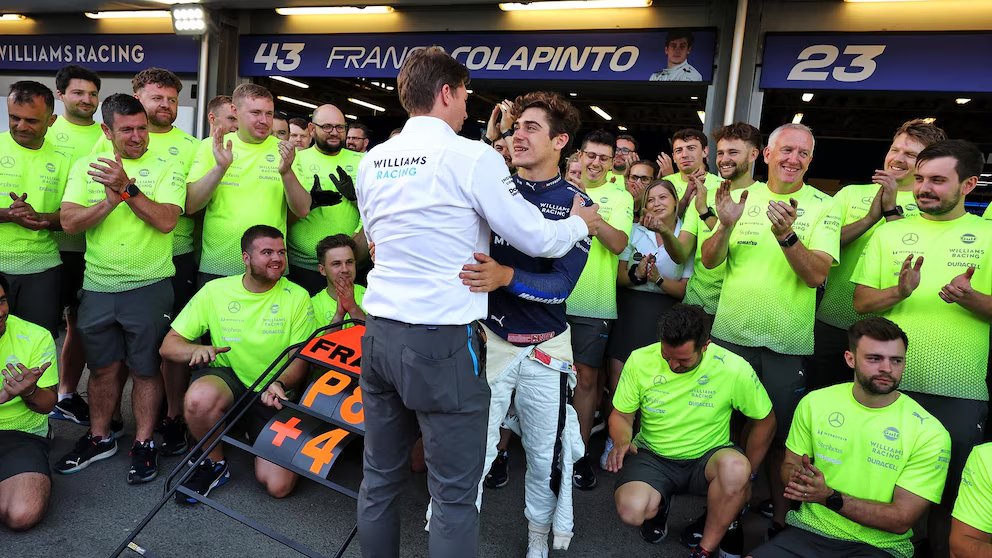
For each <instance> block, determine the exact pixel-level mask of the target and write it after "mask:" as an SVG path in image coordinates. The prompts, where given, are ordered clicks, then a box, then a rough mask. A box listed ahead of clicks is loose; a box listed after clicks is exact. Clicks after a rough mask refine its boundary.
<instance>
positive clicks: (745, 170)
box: [720, 161, 751, 181]
mask: <svg viewBox="0 0 992 558" xmlns="http://www.w3.org/2000/svg"><path fill="white" fill-rule="evenodd" d="M750 174H751V163H749V162H747V161H744V163H742V164H737V163H734V170H733V171H732V172H731V173H730V176H726V177H725V176H723V175H720V178H723V179H724V180H730V181H734V180H737V179H738V178H740V177H742V176H745V175H750Z"/></svg>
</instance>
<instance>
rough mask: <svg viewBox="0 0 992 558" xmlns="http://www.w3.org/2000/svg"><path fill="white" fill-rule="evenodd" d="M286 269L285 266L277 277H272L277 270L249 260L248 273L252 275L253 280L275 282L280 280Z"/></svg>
mask: <svg viewBox="0 0 992 558" xmlns="http://www.w3.org/2000/svg"><path fill="white" fill-rule="evenodd" d="M285 270H286V267H285V266H283V268H282V269H281V270H280V271H279V274H278V275H277V276H275V277H272V275H273V274H274V273H275V271H274V270H271V269H269V268H268V266H266V265H258V264H256V263H255V262H253V261H249V262H248V275H249V276H251V278H252V279H253V280H255V281H257V282H259V283H263V284H264V283H271V284H275V283H276V282H277V281H279V279H280V278H282V272H283V271H285Z"/></svg>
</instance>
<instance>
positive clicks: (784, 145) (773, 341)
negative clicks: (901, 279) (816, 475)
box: [702, 124, 840, 529]
mask: <svg viewBox="0 0 992 558" xmlns="http://www.w3.org/2000/svg"><path fill="white" fill-rule="evenodd" d="M813 146H814V141H813V133H812V132H811V131H810V129H809V128H807V127H806V126H803V125H802V124H784V125H782V126H779V127H778V128H776V129H775V131H773V132H772V133H771V135H770V136H769V138H768V146H767V147H765V149H764V157H765V162H766V163H767V164H768V184H762V183H755V184H753V185H751V186H750V187H748V188H747V189H745V190H742V191H741V194H740V200H739V201H734V199H733V198H732V197H731V194H730V185H729V184H724V185H722V186H720V189H719V190H718V191H717V195H716V210H717V215H718V220H719V224H718V225H717V226H716V230H715V231H714V232H713V235H712V236H710V237H709V238H708V239H706V240H705V241H704V242H703V245H702V250H703V255H702V262H703V265H704V266H705V267H707V268H709V269H713V268H716V267H717V266H719V265H720V264H721V263H723V262H726V265H727V267H726V271H725V274H724V279H723V288H722V290H721V292H720V302H719V304H718V305H717V309H716V316H715V318H714V320H713V338H714V341H715V342H716V343H718V344H720V345H722V346H724V347H726V348H728V349H730V350H731V351H734V352H735V353H737V354H739V355H741V356H743V357H744V358H745V359H747V361H748V362H749V363H750V364H751V366H752V367H754V369H755V371H756V372H757V373H758V377H759V378H761V381H762V383H764V385H765V389H767V390H768V395H769V396H770V397H771V399H772V405H774V407H775V417H776V418H777V420H778V432H777V433H776V437H775V443H774V444H773V446H772V452H771V456H770V459H769V464H770V466H769V467H768V470H769V481H770V482H772V488H771V491H772V497H773V503H774V504H775V508H774V517H773V521H774V523H773V529H774V528H776V527H777V528H781V527H782V526H783V522H784V520H785V512H786V509H787V505H786V502H785V499H784V498H783V497H782V491H781V489H780V487H777V486H776V484H777V482H776V481H777V479H778V475H777V474H775V473H774V472H775V471H778V468H779V465H780V464H781V459H782V455H783V454H782V447H783V444H784V442H785V437H786V435H787V434H788V428H789V424H790V423H791V422H792V413H793V411H794V410H795V408H796V404H797V403H798V402H799V399H800V398H801V397H802V394H803V391H804V390H805V387H806V378H805V376H804V369H803V359H804V357H805V356H806V355H809V354H812V352H813V320H814V315H815V313H816V288H817V287H818V286H820V285H822V284H823V281H824V280H825V279H826V278H827V272H828V271H829V270H830V266H831V265H833V264H834V263H835V262H836V261H837V254H838V252H839V250H840V243H839V235H840V216H839V215H838V213H837V211H836V208H835V206H834V203H833V200H832V199H831V198H830V196H828V195H826V194H824V193H823V192H820V191H819V190H817V189H816V188H813V187H812V186H809V185H807V184H804V183H803V178H804V177H805V175H806V171H807V169H808V168H809V165H810V162H811V161H812V159H813Z"/></svg>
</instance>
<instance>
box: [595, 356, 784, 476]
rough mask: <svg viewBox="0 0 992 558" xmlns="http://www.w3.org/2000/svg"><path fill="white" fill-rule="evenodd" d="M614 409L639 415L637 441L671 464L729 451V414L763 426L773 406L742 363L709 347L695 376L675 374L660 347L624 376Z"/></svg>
mask: <svg viewBox="0 0 992 558" xmlns="http://www.w3.org/2000/svg"><path fill="white" fill-rule="evenodd" d="M613 406H614V408H616V410H618V411H620V412H621V413H634V412H636V411H641V429H640V431H639V432H638V433H637V436H635V437H634V443H635V444H636V445H637V447H639V448H645V449H649V450H651V451H653V452H654V453H656V454H658V455H660V456H662V457H667V458H669V459H696V458H698V457H700V456H702V455H703V454H705V453H706V452H708V451H710V450H711V449H713V448H719V447H723V446H729V445H730V412H731V411H732V410H733V409H737V410H738V411H740V412H741V413H743V414H744V415H746V416H748V417H750V418H752V419H755V420H761V419H763V418H765V417H767V416H768V413H770V412H771V411H772V402H771V400H770V399H769V398H768V393H767V392H766V391H765V388H764V386H762V385H761V380H759V379H758V376H757V375H756V374H755V373H754V369H753V368H751V365H749V364H748V363H747V361H745V360H744V359H743V358H741V357H739V356H737V355H736V354H734V353H732V352H730V351H728V350H727V349H724V348H723V347H720V346H717V345H716V344H715V343H710V344H709V346H708V347H707V348H706V350H705V351H704V352H703V356H702V361H701V362H700V363H699V366H697V367H696V368H695V369H694V370H691V371H689V372H685V373H683V374H676V373H675V372H672V369H671V368H669V366H668V361H666V360H665V359H663V358H661V343H655V344H653V345H648V346H647V347H642V348H640V349H636V350H635V351H634V352H632V353H631V354H630V358H628V359H627V363H626V364H624V367H623V372H622V373H621V374H620V382H619V383H618V384H617V390H616V394H615V395H614V396H613Z"/></svg>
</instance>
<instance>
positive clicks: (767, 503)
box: [754, 498, 775, 519]
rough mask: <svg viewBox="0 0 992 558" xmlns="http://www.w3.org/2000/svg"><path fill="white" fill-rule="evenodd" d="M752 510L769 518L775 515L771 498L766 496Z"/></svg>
mask: <svg viewBox="0 0 992 558" xmlns="http://www.w3.org/2000/svg"><path fill="white" fill-rule="evenodd" d="M754 511H756V512H758V513H760V514H761V515H763V516H765V517H767V518H768V519H771V518H772V517H774V515H775V506H774V505H773V504H772V499H771V498H767V499H765V500H762V501H761V503H760V504H758V505H757V506H755V507H754Z"/></svg>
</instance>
